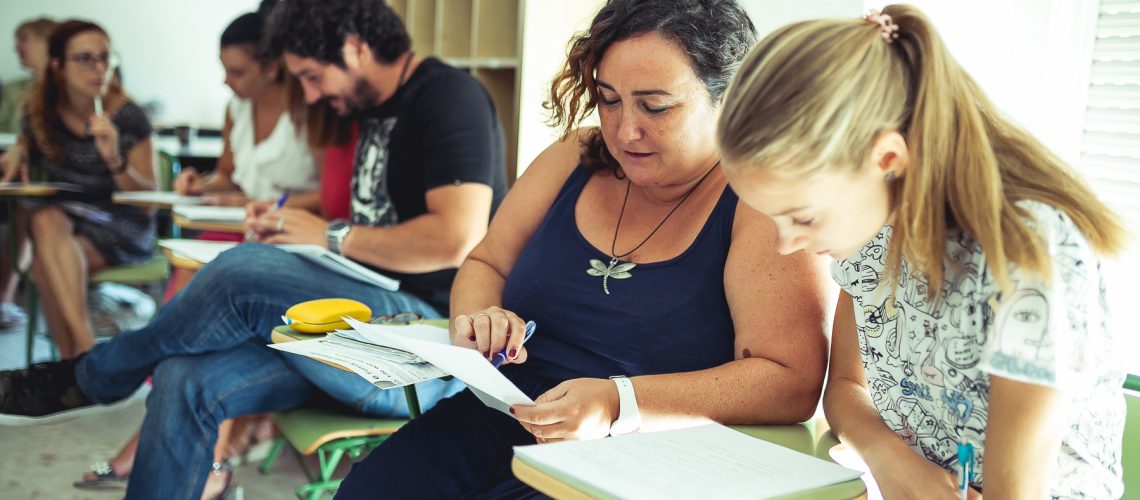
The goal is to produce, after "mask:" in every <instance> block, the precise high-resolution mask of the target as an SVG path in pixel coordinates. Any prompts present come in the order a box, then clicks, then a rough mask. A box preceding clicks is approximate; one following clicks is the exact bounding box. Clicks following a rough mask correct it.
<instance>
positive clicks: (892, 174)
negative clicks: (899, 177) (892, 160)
mask: <svg viewBox="0 0 1140 500" xmlns="http://www.w3.org/2000/svg"><path fill="white" fill-rule="evenodd" d="M883 180H885V181H887V182H891V181H893V180H895V171H894V170H888V171H887V175H884V176H883Z"/></svg>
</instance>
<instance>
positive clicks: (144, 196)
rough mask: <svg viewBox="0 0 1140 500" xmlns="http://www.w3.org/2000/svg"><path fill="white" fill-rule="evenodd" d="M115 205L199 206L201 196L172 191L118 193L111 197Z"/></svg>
mask: <svg viewBox="0 0 1140 500" xmlns="http://www.w3.org/2000/svg"><path fill="white" fill-rule="evenodd" d="M111 198H112V199H113V200H114V201H115V202H116V203H148V204H152V205H162V206H174V205H201V204H202V197H201V196H183V195H180V194H178V193H175V192H173V191H119V192H117V193H115V194H114V195H113V196H112V197H111Z"/></svg>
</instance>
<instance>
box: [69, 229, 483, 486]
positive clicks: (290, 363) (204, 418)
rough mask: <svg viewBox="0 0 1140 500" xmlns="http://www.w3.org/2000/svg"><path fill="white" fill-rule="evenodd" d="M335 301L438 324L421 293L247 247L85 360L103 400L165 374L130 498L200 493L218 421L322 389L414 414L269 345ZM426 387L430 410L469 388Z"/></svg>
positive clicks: (351, 402) (356, 403)
mask: <svg viewBox="0 0 1140 500" xmlns="http://www.w3.org/2000/svg"><path fill="white" fill-rule="evenodd" d="M327 297H344V298H350V299H355V300H358V301H360V302H363V303H365V304H368V305H369V307H371V308H372V311H373V313H374V314H391V313H397V312H405V311H410V312H417V313H420V314H423V315H424V316H425V317H439V313H438V312H437V311H435V310H434V309H433V308H432V307H431V306H429V305H428V304H427V303H425V302H423V301H422V300H420V299H418V298H416V297H414V296H412V295H409V294H406V293H402V292H391V291H387V290H384V289H381V288H377V287H374V286H370V285H366V284H364V283H361V282H359V281H356V280H353V279H350V278H347V277H344V276H341V275H340V274H336V273H334V272H331V271H328V270H326V269H325V268H323V267H320V266H318V265H316V264H312V263H310V262H308V261H307V260H305V259H304V258H302V257H297V256H295V255H292V254H290V253H288V252H285V251H283V250H279V249H277V248H273V247H270V246H266V245H258V244H244V245H240V246H238V247H237V248H235V249H233V250H230V251H228V252H225V253H223V254H221V255H219V256H218V258H217V259H216V260H214V262H212V263H210V264H209V265H207V266H205V267H204V268H203V269H202V270H201V271H199V272H198V273H197V274H196V275H195V276H194V279H193V280H191V282H190V284H189V285H188V286H187V287H186V288H185V289H184V290H183V291H182V292H180V293H179V294H178V295H176V296H175V297H174V299H173V300H171V301H170V303H169V304H167V305H166V306H164V307H162V308H161V309H160V310H159V312H158V314H157V315H156V316H155V318H154V320H153V321H151V323H150V324H149V325H147V326H146V327H144V328H142V329H141V330H137V331H133V332H129V333H125V334H123V335H120V336H119V337H117V338H115V339H113V340H112V341H110V342H105V343H101V344H97V345H96V346H95V347H94V348H93V349H92V350H91V351H90V352H89V353H87V355H86V356H84V357H83V358H82V359H81V360H80V361H79V363H78V364H77V365H76V367H75V372H76V377H77V380H78V384H79V387H80V389H82V390H83V393H84V394H85V395H87V397H88V398H90V399H91V400H93V401H95V402H97V403H104V404H106V403H111V402H114V401H117V400H120V399H123V398H125V397H127V396H129V395H130V394H132V393H133V392H134V391H135V390H136V389H137V388H138V387H139V386H140V385H141V384H142V383H143V382H144V381H145V380H146V378H147V377H148V376H150V375H151V374H153V375H154V388H153V389H152V391H151V393H150V396H149V397H148V399H147V413H146V418H145V419H144V420H143V426H142V432H141V438H140V440H139V448H138V454H137V455H136V458H135V465H134V469H133V470H132V472H131V480H130V483H129V486H128V489H127V498H187V499H196V498H198V497H199V496H200V494H201V491H202V488H203V486H204V485H205V481H206V476H207V473H208V472H209V469H210V463H211V462H212V461H213V460H212V458H213V447H214V443H215V441H216V440H217V432H218V425H219V424H220V423H221V422H222V421H223V420H225V419H228V418H234V417H238V416H241V415H248V414H252V413H264V412H274V411H282V410H288V409H291V408H296V407H298V406H301V405H303V404H305V403H308V402H309V401H311V400H312V399H313V398H314V397H315V396H317V395H319V394H320V393H321V392H324V393H327V394H328V395H329V396H332V397H333V398H335V399H336V400H337V401H339V402H341V403H343V404H345V405H348V406H350V407H352V408H354V409H356V410H358V411H360V412H362V413H365V414H369V415H375V416H378V417H389V416H407V411H408V410H407V405H406V403H405V401H404V396H403V391H400V390H387V391H386V390H381V389H377V388H376V387H375V386H373V385H372V384H370V383H368V382H367V381H365V380H364V379H363V378H361V377H359V376H357V375H355V374H352V373H348V372H343V371H340V370H337V369H335V368H332V367H330V366H328V365H325V364H322V363H318V362H316V361H312V360H310V359H308V358H304V357H301V356H296V355H292V354H287V353H283V352H280V351H276V350H273V349H270V348H269V347H267V346H266V344H268V343H269V342H270V334H271V332H272V330H273V327H275V326H277V325H279V324H280V323H281V320H280V317H281V314H282V313H283V312H284V311H285V310H286V309H288V308H289V307H290V306H292V305H293V304H296V303H298V302H303V301H306V300H312V299H318V298H327ZM416 388H417V391H418V393H419V396H420V403H421V405H423V406H424V407H425V408H427V407H429V406H431V405H433V404H434V403H435V402H436V401H438V400H440V399H442V398H444V397H447V396H450V395H452V394H454V393H456V392H458V391H460V390H462V388H463V386H462V383H461V382H459V381H457V380H453V381H449V382H444V381H441V380H433V381H429V382H423V383H420V384H418V385H417V387H416Z"/></svg>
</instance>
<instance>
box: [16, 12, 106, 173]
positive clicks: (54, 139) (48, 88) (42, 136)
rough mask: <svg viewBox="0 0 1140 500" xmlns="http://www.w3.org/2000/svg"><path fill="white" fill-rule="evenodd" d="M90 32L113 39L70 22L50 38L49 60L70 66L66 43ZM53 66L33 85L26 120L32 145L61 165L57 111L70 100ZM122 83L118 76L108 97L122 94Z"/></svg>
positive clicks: (86, 25) (85, 24)
mask: <svg viewBox="0 0 1140 500" xmlns="http://www.w3.org/2000/svg"><path fill="white" fill-rule="evenodd" d="M88 31H94V32H96V33H99V34H102V35H103V36H105V37H107V39H108V40H110V39H111V37H110V36H109V35H107V32H106V31H105V30H103V28H101V27H100V26H99V25H98V24H95V23H91V22H87V21H79V20H74V19H73V20H68V21H65V22H63V23H61V24H60V25H58V26H57V27H56V28H55V29H54V30H52V32H51V36H49V37H48V59H49V60H50V61H52V62H53V63H55V64H58V65H59V66H61V67H62V66H63V65H64V64H67V43H68V42H70V41H71V39H72V38H75V37H76V36H77V35H80V34H82V33H86V32H88ZM52 66H53V65H52V64H49V65H48V67H47V68H46V69H45V70H44V74H43V76H42V77H40V78H38V79H37V80H36V82H35V84H33V87H32V92H31V95H30V96H29V98H28V103H27V120H28V126H29V128H30V129H31V133H32V134H31V135H32V137H30V138H29V139H31V140H32V144H34V145H35V147H36V148H37V149H38V150H39V151H40V152H41V153H42V154H43V155H44V157H46V158H47V159H48V160H49V161H51V162H54V163H58V162H60V161H62V160H63V150H62V149H61V148H60V141H59V137H58V136H57V134H56V131H57V130H59V129H60V127H62V126H63V121H62V120H61V119H60V117H59V113H58V112H57V111H56V108H57V106H58V105H59V103H60V102H62V101H63V99H65V98H66V97H67V88H66V85H65V84H64V82H63V75H61V74H60V72H59V71H58V70H56V69H53V67H52ZM119 80H120V79H119V77H118V73H116V76H115V77H114V78H112V79H111V83H110V85H109V87H108V88H107V96H116V95H122V94H123V88H122V86H121V85H120V81H119Z"/></svg>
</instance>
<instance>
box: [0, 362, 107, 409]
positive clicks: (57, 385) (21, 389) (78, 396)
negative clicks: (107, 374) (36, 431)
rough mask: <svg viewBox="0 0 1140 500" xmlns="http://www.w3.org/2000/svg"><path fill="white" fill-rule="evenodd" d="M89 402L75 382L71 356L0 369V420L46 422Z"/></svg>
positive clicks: (85, 405) (89, 405)
mask: <svg viewBox="0 0 1140 500" xmlns="http://www.w3.org/2000/svg"><path fill="white" fill-rule="evenodd" d="M92 404H93V403H92V402H91V400H89V399H87V396H84V395H83V391H81V390H79V386H78V385H76V383H75V360H64V361H57V362H52V363H42V364H38V365H32V366H31V367H29V368H26V369H23V370H10V371H3V372H0V414H3V415H0V424H8V425H11V424H21V423H23V424H28V423H46V422H47V421H48V420H55V419H56V418H60V417H63V416H65V415H67V416H72V415H71V414H72V413H73V412H74V411H76V410H80V409H83V408H88V407H91V406H92ZM76 416H77V415H76Z"/></svg>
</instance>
